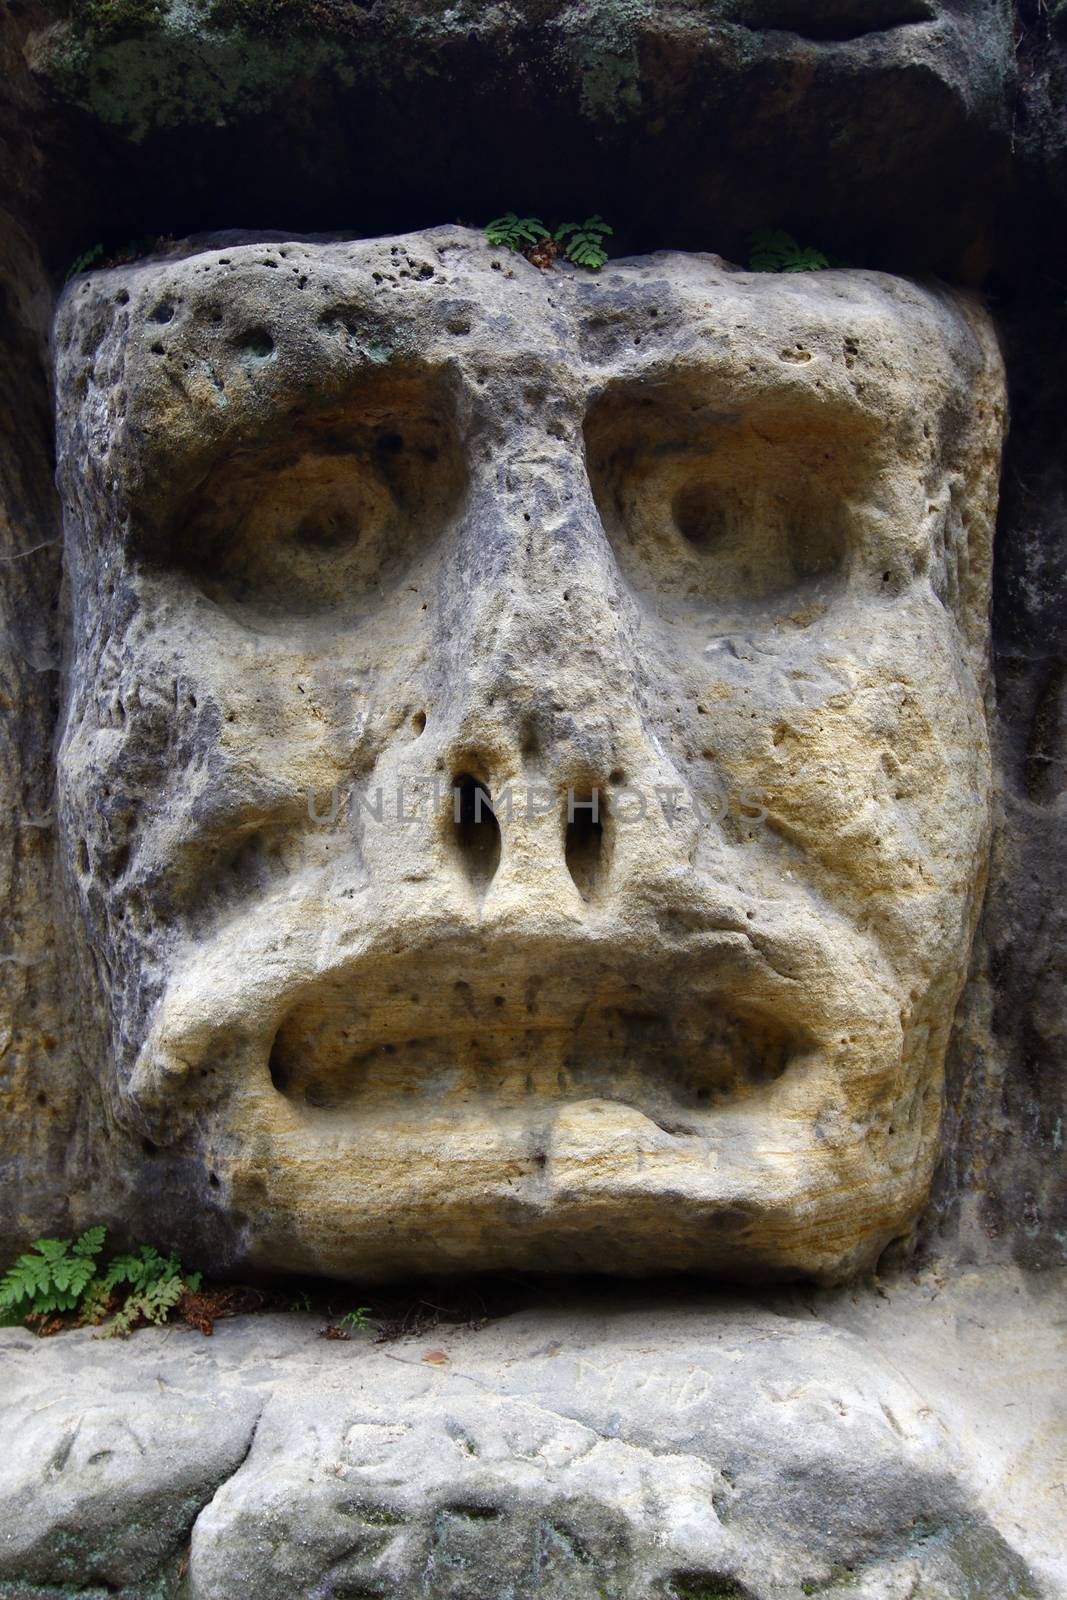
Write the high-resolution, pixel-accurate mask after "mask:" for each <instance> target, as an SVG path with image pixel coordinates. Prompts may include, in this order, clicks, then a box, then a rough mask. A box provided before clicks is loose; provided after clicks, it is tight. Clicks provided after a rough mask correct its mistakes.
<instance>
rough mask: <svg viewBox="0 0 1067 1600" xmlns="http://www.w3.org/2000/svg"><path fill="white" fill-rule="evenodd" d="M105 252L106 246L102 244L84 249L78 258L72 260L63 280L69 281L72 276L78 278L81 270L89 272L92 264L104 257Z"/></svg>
mask: <svg viewBox="0 0 1067 1600" xmlns="http://www.w3.org/2000/svg"><path fill="white" fill-rule="evenodd" d="M103 254H104V247H103V245H102V244H94V245H92V246H90V248H89V249H88V250H84V251H83V252H82V254H81V255H80V256H78V257H77V259H76V260H74V261H72V262H71V264H70V267H69V268H68V270H67V276H66V277H65V278H64V279H63V282H64V283H69V282H70V280H71V278H76V277H77V276H78V273H79V272H88V270H89V268H90V267H91V266H93V265H94V264H95V263H96V262H97V261H99V260H101V259H102V257H103Z"/></svg>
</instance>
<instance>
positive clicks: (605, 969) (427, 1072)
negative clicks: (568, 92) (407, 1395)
mask: <svg viewBox="0 0 1067 1600" xmlns="http://www.w3.org/2000/svg"><path fill="white" fill-rule="evenodd" d="M56 351H57V385H58V402H59V458H60V481H61V485H62V491H63V496H64V517H65V526H66V536H67V548H68V555H69V561H70V571H71V579H72V587H71V598H72V633H73V639H74V659H73V662H72V672H71V678H70V696H69V701H68V706H67V710H66V715H65V721H64V731H63V735H62V740H61V749H60V754H59V793H60V814H61V835H62V851H63V857H64V866H65V875H66V881H67V884H68V889H69V895H70V905H71V910H72V923H71V927H72V930H74V931H75V933H76V934H78V935H79V936H78V937H75V938H74V939H73V940H72V943H71V947H70V952H69V958H68V959H69V961H70V964H71V970H77V971H79V972H80V973H81V988H82V993H83V998H84V1000H85V1006H84V1020H83V1027H84V1030H85V1031H84V1054H85V1070H86V1075H87V1077H88V1078H90V1079H92V1080H93V1081H97V1082H100V1083H102V1084H103V1085H104V1088H105V1092H106V1097H107V1099H108V1102H109V1104H110V1106H111V1108H112V1112H113V1114H114V1116H115V1118H116V1119H117V1120H118V1121H119V1122H120V1123H122V1124H124V1125H125V1126H126V1127H127V1128H128V1129H132V1130H134V1131H135V1132H138V1133H140V1134H141V1135H143V1136H145V1137H147V1138H149V1139H150V1140H151V1141H152V1148H153V1151H154V1152H155V1153H153V1155H152V1157H151V1160H150V1161H148V1162H146V1160H145V1156H144V1152H143V1149H142V1147H141V1145H140V1143H139V1142H138V1143H134V1144H132V1146H131V1145H130V1144H129V1143H127V1145H126V1146H125V1147H123V1145H122V1144H121V1142H119V1141H117V1140H116V1141H114V1142H113V1143H112V1145H111V1147H110V1153H109V1155H108V1157H107V1160H108V1163H109V1165H110V1168H111V1171H112V1173H114V1174H116V1175H119V1174H122V1173H123V1172H124V1171H125V1172H126V1173H128V1175H129V1177H128V1181H129V1182H131V1183H137V1182H138V1181H140V1182H141V1183H142V1184H143V1185H144V1188H145V1195H146V1198H145V1199H144V1200H142V1201H140V1202H134V1203H133V1207H132V1209H131V1208H130V1207H129V1206H128V1208H127V1213H126V1214H127V1217H129V1216H131V1215H136V1207H137V1205H138V1204H140V1205H146V1204H148V1203H149V1202H148V1200H147V1195H148V1194H149V1193H150V1194H151V1196H152V1199H151V1202H150V1203H151V1206H152V1211H153V1217H154V1222H155V1224H156V1226H160V1225H165V1226H166V1228H167V1229H168V1231H170V1230H174V1229H182V1228H184V1229H185V1230H186V1231H187V1234H188V1237H189V1238H190V1239H191V1240H192V1241H193V1248H194V1250H196V1251H198V1252H200V1253H202V1252H203V1248H204V1242H203V1241H204V1239H205V1237H206V1231H207V1228H208V1222H207V1221H206V1220H201V1219H207V1218H210V1217H212V1216H213V1215H216V1214H217V1215H218V1218H219V1223H218V1226H219V1230H220V1235H221V1238H222V1240H223V1241H224V1243H223V1245H222V1249H223V1252H224V1255H223V1259H229V1260H231V1261H235V1260H239V1259H242V1258H243V1259H245V1260H248V1261H251V1262H255V1263H259V1264H261V1265H263V1266H269V1267H274V1268H278V1267H282V1268H287V1269H296V1270H309V1269H311V1270H319V1271H327V1272H330V1273H334V1274H337V1275H356V1276H362V1277H367V1278H370V1277H382V1276H387V1275H396V1274H398V1273H403V1272H405V1271H412V1270H415V1271H440V1270H446V1271H447V1270H456V1269H470V1268H486V1267H499V1266H516V1265H520V1266H534V1267H541V1268H544V1267H562V1268H566V1269H575V1268H585V1267H590V1266H596V1267H598V1268H605V1267H610V1268H612V1269H618V1270H623V1271H647V1270H650V1269H662V1268H665V1267H691V1266H700V1267H710V1268H718V1269H723V1268H727V1269H730V1270H732V1271H735V1272H741V1273H743V1274H759V1273H761V1272H768V1271H771V1272H776V1271H777V1272H780V1271H785V1272H790V1273H796V1272H807V1273H813V1274H816V1275H819V1276H823V1277H835V1276H841V1275H843V1274H847V1273H848V1272H850V1271H854V1270H856V1269H857V1267H859V1266H860V1265H862V1264H863V1263H865V1262H869V1261H870V1260H872V1259H873V1257H874V1256H875V1255H876V1254H877V1252H878V1251H879V1250H880V1249H881V1248H882V1247H883V1246H884V1245H885V1243H886V1242H887V1240H888V1239H890V1238H892V1237H893V1236H894V1235H895V1234H897V1233H899V1232H900V1231H901V1230H902V1229H903V1228H905V1227H906V1226H907V1224H908V1222H909V1221H910V1219H911V1217H912V1216H913V1215H914V1213H915V1211H916V1209H917V1207H918V1206H919V1205H920V1204H921V1203H922V1200H923V1197H924V1194H925V1191H926V1186H927V1184H928V1181H929V1176H930V1172H931V1170H932V1166H933V1163H934V1160H935V1159H936V1154H937V1140H938V1124H939V1113H940V1075H941V1066H942V1061H943V1057H944V1051H945V1045H946V1040H947V1035H948V1029H949V1026H950V1023H951V1018H952V1012H953V1007H954V1004H955V1000H956V997H957V995H958V993H959V989H960V985H961V983H962V981H963V976H964V973H965V969H966V961H967V954H968V946H969V939H970V933H971V929H972V927H973V922H974V917H975V914H976V910H977V895H978V893H979V892H980V889H981V885H982V881H983V876H984V861H985V852H986V846H987V837H988V834H987V789H988V781H989V780H988V755H987V747H986V734H985V727H984V715H983V697H984V693H985V686H986V672H987V659H986V627H987V623H986V615H987V605H988V583H989V539H990V531H991V527H992V518H993V513H994V506H995V496H996V485H997V471H998V463H999V451H1000V441H1001V431H1002V424H1003V391H1002V383H1003V379H1002V373H1001V369H1000V364H999V357H998V354H997V349H996V342H995V339H994V337H993V335H992V332H991V329H990V327H989V324H988V322H987V321H986V319H985V317H984V315H983V313H982V312H981V310H980V309H979V308H978V307H977V305H975V304H973V303H970V302H967V301H965V300H959V299H957V298H955V297H953V296H951V295H949V294H947V293H945V292H943V291H933V290H924V289H919V288H917V287H915V286H913V285H911V284H908V283H904V282H900V281H898V280H894V279H891V278H887V277H884V276H879V275H876V274H866V273H845V272H840V273H826V274H812V275H808V276H801V277H792V278H790V277H788V276H786V277H776V276H774V275H770V276H759V275H752V274H746V273H741V272H738V271H737V270H736V269H733V268H730V267H728V266H725V265H724V264H723V263H721V262H719V261H717V260H716V259H715V258H710V257H686V256H678V255H676V256H671V255H661V256H657V257H654V258H650V259H648V260H638V261H634V262H618V263H614V264H613V265H612V267H611V268H610V270H608V271H606V272H605V273H604V274H603V276H602V277H601V278H599V279H591V278H589V277H588V276H585V275H581V274H577V273H575V272H574V271H565V272H557V273H556V274H554V275H553V276H551V277H546V276H544V275H542V274H541V273H540V272H538V271H537V270H536V269H535V268H534V267H532V266H530V265H529V264H528V263H526V262H525V261H523V260H522V259H521V258H519V257H509V256H508V255H507V253H506V252H500V251H497V250H493V249H491V248H490V247H489V246H487V245H486V244H485V242H484V240H482V239H481V238H480V237H479V236H476V235H472V234H470V233H468V232H464V231H462V230H440V231H437V232H432V233H428V234H424V235H412V236H409V237H407V238H404V239H399V240H382V241H372V242H363V243H327V244H323V243H313V242H312V243H300V242H295V241H293V242H281V241H274V242H261V243H252V242H241V241H240V240H239V239H237V238H230V239H227V240H223V241H219V242H217V243H216V244H215V245H214V247H212V248H206V247H205V248H194V250H193V253H183V254H181V256H180V258H178V259H173V260H170V261H164V262H160V263H149V264H146V265H143V266H135V267H132V268H129V269H117V270H115V271H111V272H105V273H101V274H97V275H93V276H92V277H89V278H86V279H84V280H81V281H79V282H78V283H76V284H75V285H74V286H73V287H72V289H71V290H70V291H69V292H68V294H67V296H66V298H65V300H64V302H63V306H62V308H61V312H60V317H59V321H58V325H57V334H56ZM434 785H436V786H438V788H439V789H443V791H444V796H445V798H444V801H443V803H442V800H441V795H440V794H437V795H436V796H434V795H432V794H431V792H430V791H431V788H432V787H433V786H434ZM405 786H406V798H405V799H404V801H403V806H404V814H403V816H401V815H400V812H399V810H398V804H399V803H398V800H397V796H398V794H399V793H400V792H401V790H402V789H404V787H405ZM331 791H332V792H333V795H334V805H333V806H332V807H331V805H330V804H329V799H328V797H329V796H330V794H331ZM453 793H454V794H455V797H456V798H455V810H453V803H452V799H451V796H452V794H453ZM489 795H492V796H493V803H494V804H495V807H496V812H497V816H496V817H495V818H494V817H492V816H491V815H490V816H487V817H483V818H481V820H479V814H478V806H479V804H480V803H481V802H480V800H479V796H481V797H482V798H485V797H487V796H489ZM509 796H510V799H509ZM594 797H595V800H594ZM594 804H595V805H597V806H598V807H602V808H603V813H602V815H601V814H599V813H598V814H597V815H596V816H594V815H593V813H592V810H591V809H589V808H592V807H593V806H594ZM582 808H585V809H582ZM81 934H83V935H84V939H85V941H86V943H85V944H84V945H83V944H82V943H81V938H80V935H81ZM89 952H91V955H89V956H88V959H87V954H88V953H89ZM161 1151H162V1152H163V1153H159V1152H161ZM153 1173H154V1175H153ZM176 1173H178V1174H180V1175H181V1177H180V1180H179V1181H180V1183H181V1187H180V1188H179V1187H175V1180H174V1176H173V1175H174V1174H176ZM144 1174H147V1176H144ZM139 1175H141V1176H140V1177H139ZM149 1186H150V1187H149Z"/></svg>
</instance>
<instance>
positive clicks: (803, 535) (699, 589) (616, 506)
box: [586, 389, 858, 606]
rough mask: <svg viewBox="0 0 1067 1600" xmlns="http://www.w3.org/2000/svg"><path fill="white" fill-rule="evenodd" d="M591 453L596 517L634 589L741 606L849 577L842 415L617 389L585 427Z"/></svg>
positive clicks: (848, 447) (849, 488) (849, 462)
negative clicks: (730, 407)
mask: <svg viewBox="0 0 1067 1600" xmlns="http://www.w3.org/2000/svg"><path fill="white" fill-rule="evenodd" d="M778 404H779V407H780V405H781V402H779V403H778ZM586 452H587V457H588V462H589V472H590V480H591V483H592V488H593V495H594V498H595V500H596V503H597V508H598V510H599V512H600V517H601V521H602V522H603V524H604V526H605V528H606V529H607V531H608V533H609V535H610V536H611V538H612V541H613V544H614V545H615V549H616V552H617V555H618V558H619V562H620V565H621V566H622V567H623V569H624V571H626V572H627V574H628V576H629V577H630V578H631V580H632V581H633V582H634V583H635V584H637V585H638V586H641V587H643V588H646V589H649V590H653V591H655V592H656V593H657V594H658V595H660V596H663V597H666V598H670V597H675V598H677V599H685V598H690V599H694V600H702V601H720V602H723V603H728V604H731V605H742V606H744V605H747V604H760V605H763V604H768V603H772V602H776V601H777V600H779V599H780V598H786V597H789V598H790V599H792V598H793V597H795V595H796V594H797V592H798V591H804V590H810V589H813V588H815V587H818V588H819V589H820V590H821V591H828V590H829V589H830V588H831V587H832V586H833V584H834V582H835V581H836V580H837V579H838V578H839V577H841V576H843V573H844V569H845V565H846V561H847V557H848V553H849V539H848V533H849V528H848V515H847V512H848V503H849V499H850V497H851V495H852V493H853V492H854V489H855V485H856V481H857V472H858V467H857V451H856V446H855V441H854V440H852V439H850V438H849V437H848V436H847V432H846V430H845V429H844V428H843V426H842V421H841V419H834V418H829V417H827V416H826V415H824V414H820V412H819V411H818V410H817V409H816V408H814V407H809V408H808V409H807V412H806V413H804V412H798V411H792V412H790V413H788V414H787V413H786V412H784V411H783V410H781V409H777V410H775V409H772V408H771V407H770V406H765V407H763V408H762V409H752V410H749V411H745V412H727V411H725V410H723V409H721V408H720V409H718V410H716V409H715V408H714V406H712V405H710V404H708V403H706V402H703V401H701V400H700V399H699V398H697V399H696V400H694V397H693V395H692V394H691V393H689V392H688V391H687V392H682V391H671V390H660V391H657V393H656V394H655V395H654V396H653V397H651V398H650V397H649V396H647V395H645V396H642V395H640V394H639V393H635V392H633V391H632V390H625V389H620V390H619V391H616V392H612V391H609V392H608V394H607V395H605V396H604V397H603V398H602V399H601V400H600V401H599V402H598V404H597V406H596V407H595V408H594V409H593V411H592V412H591V413H590V415H589V417H588V418H587V420H586Z"/></svg>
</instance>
